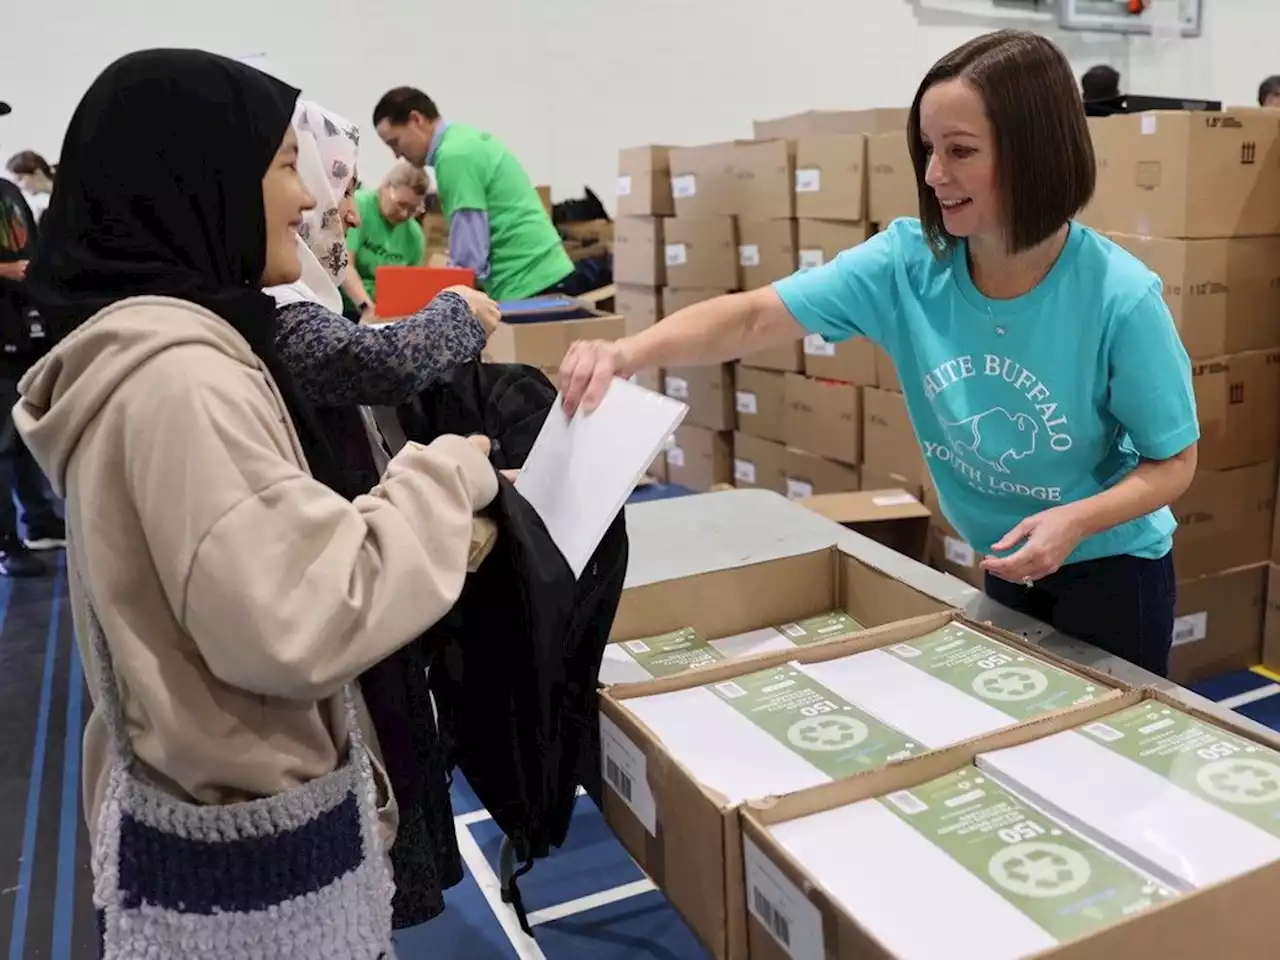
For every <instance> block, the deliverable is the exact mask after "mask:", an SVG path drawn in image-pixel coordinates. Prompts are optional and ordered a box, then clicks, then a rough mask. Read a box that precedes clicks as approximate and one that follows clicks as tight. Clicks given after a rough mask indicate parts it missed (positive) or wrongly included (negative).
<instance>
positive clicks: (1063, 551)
mask: <svg viewBox="0 0 1280 960" xmlns="http://www.w3.org/2000/svg"><path fill="white" fill-rule="evenodd" d="M1083 538H1084V531H1083V530H1082V529H1081V524H1080V520H1079V513H1078V512H1077V511H1076V509H1075V506H1074V505H1073V504H1064V505H1063V506H1060V507H1051V508H1050V509H1048V510H1043V511H1041V512H1040V513H1035V514H1032V515H1031V516H1029V517H1027V519H1025V520H1023V521H1022V522H1021V523H1019V524H1018V525H1017V526H1016V527H1014V528H1013V529H1012V530H1010V531H1009V532H1008V533H1006V534H1005V535H1004V536H1003V537H1002V538H1001V539H1000V540H999V541H998V542H996V543H994V544H992V545H991V549H992V551H993V552H994V551H1001V550H1013V548H1014V547H1018V544H1022V546H1021V547H1018V549H1017V550H1014V552H1013V553H1011V554H1009V555H1008V556H1007V557H994V556H992V557H987V558H986V559H985V560H983V561H982V569H983V570H985V571H987V572H988V573H994V574H995V575H996V576H997V577H1000V578H1001V579H1003V580H1009V581H1011V582H1012V583H1026V582H1027V581H1028V580H1032V581H1035V580H1041V579H1043V578H1045V577H1047V576H1049V574H1051V573H1056V572H1057V570H1058V569H1059V568H1060V567H1061V566H1062V564H1063V563H1065V562H1066V559H1067V557H1068V556H1070V555H1071V551H1072V550H1074V549H1075V548H1076V545H1077V544H1079V543H1080V541H1081V540H1082V539H1083Z"/></svg>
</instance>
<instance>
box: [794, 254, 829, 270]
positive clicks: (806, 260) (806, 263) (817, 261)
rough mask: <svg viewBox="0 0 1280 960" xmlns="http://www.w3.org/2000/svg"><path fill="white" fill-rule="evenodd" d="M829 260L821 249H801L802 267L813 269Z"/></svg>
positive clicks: (802, 268) (803, 268)
mask: <svg viewBox="0 0 1280 960" xmlns="http://www.w3.org/2000/svg"><path fill="white" fill-rule="evenodd" d="M826 262H827V256H826V254H825V253H823V252H822V251H821V250H801V251H800V269H801V270H812V269H813V268H814V267H820V266H822V265H823V264H824V263H826Z"/></svg>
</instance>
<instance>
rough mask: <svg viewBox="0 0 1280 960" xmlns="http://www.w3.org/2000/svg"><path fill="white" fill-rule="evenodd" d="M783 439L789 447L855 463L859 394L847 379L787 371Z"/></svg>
mask: <svg viewBox="0 0 1280 960" xmlns="http://www.w3.org/2000/svg"><path fill="white" fill-rule="evenodd" d="M784 389H785V398H786V405H787V407H786V414H785V418H784V420H783V435H784V436H783V439H784V441H785V442H786V444H787V446H789V447H797V448H799V449H801V450H807V451H809V452H810V453H816V454H817V455H818V456H820V457H826V458H827V459H829V460H837V461H839V462H840V463H847V464H849V465H850V466H857V465H858V463H859V462H860V460H861V456H862V398H861V397H860V396H859V394H858V388H857V387H855V386H853V385H852V384H848V383H836V382H834V381H829V380H811V379H809V378H808V377H802V376H800V375H798V374H794V373H789V374H787V376H786V384H785V388H784Z"/></svg>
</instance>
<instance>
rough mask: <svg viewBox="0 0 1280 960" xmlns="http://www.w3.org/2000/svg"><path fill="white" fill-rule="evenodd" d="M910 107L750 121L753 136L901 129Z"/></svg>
mask: <svg viewBox="0 0 1280 960" xmlns="http://www.w3.org/2000/svg"><path fill="white" fill-rule="evenodd" d="M910 113H911V111H910V110H909V109H908V108H906V107H881V108H877V109H874V110H807V111H805V112H804V113H794V114H790V115H788V116H785V117H778V118H777V119H774V120H757V121H755V123H754V124H753V125H752V127H753V132H754V135H755V138H756V139H757V140H770V139H781V140H799V139H800V138H802V137H826V136H842V135H849V134H873V133H883V132H885V131H888V130H905V129H906V128H907V117H908V116H909V115H910Z"/></svg>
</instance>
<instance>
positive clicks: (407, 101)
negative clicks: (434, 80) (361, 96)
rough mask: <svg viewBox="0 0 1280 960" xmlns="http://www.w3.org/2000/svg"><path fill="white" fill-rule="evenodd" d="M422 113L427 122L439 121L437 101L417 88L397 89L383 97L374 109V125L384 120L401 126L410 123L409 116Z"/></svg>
mask: <svg viewBox="0 0 1280 960" xmlns="http://www.w3.org/2000/svg"><path fill="white" fill-rule="evenodd" d="M415 112H416V113H420V114H422V116H423V118H424V119H426V120H439V119H440V111H439V110H438V109H436V104H435V101H434V100H432V99H431V98H430V97H428V96H427V95H426V94H425V93H423V92H422V91H421V90H419V89H418V88H417V87H396V88H395V89H394V90H388V91H387V92H386V93H384V94H383V95H382V99H381V100H379V101H378V102H377V103H376V104H374V107H373V125H374V126H375V127H376V126H377V125H378V124H380V123H381V122H382V121H383V120H386V121H387V122H388V123H393V124H395V125H396V126H401V125H403V124H406V123H408V122H409V114H411V113H415Z"/></svg>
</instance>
